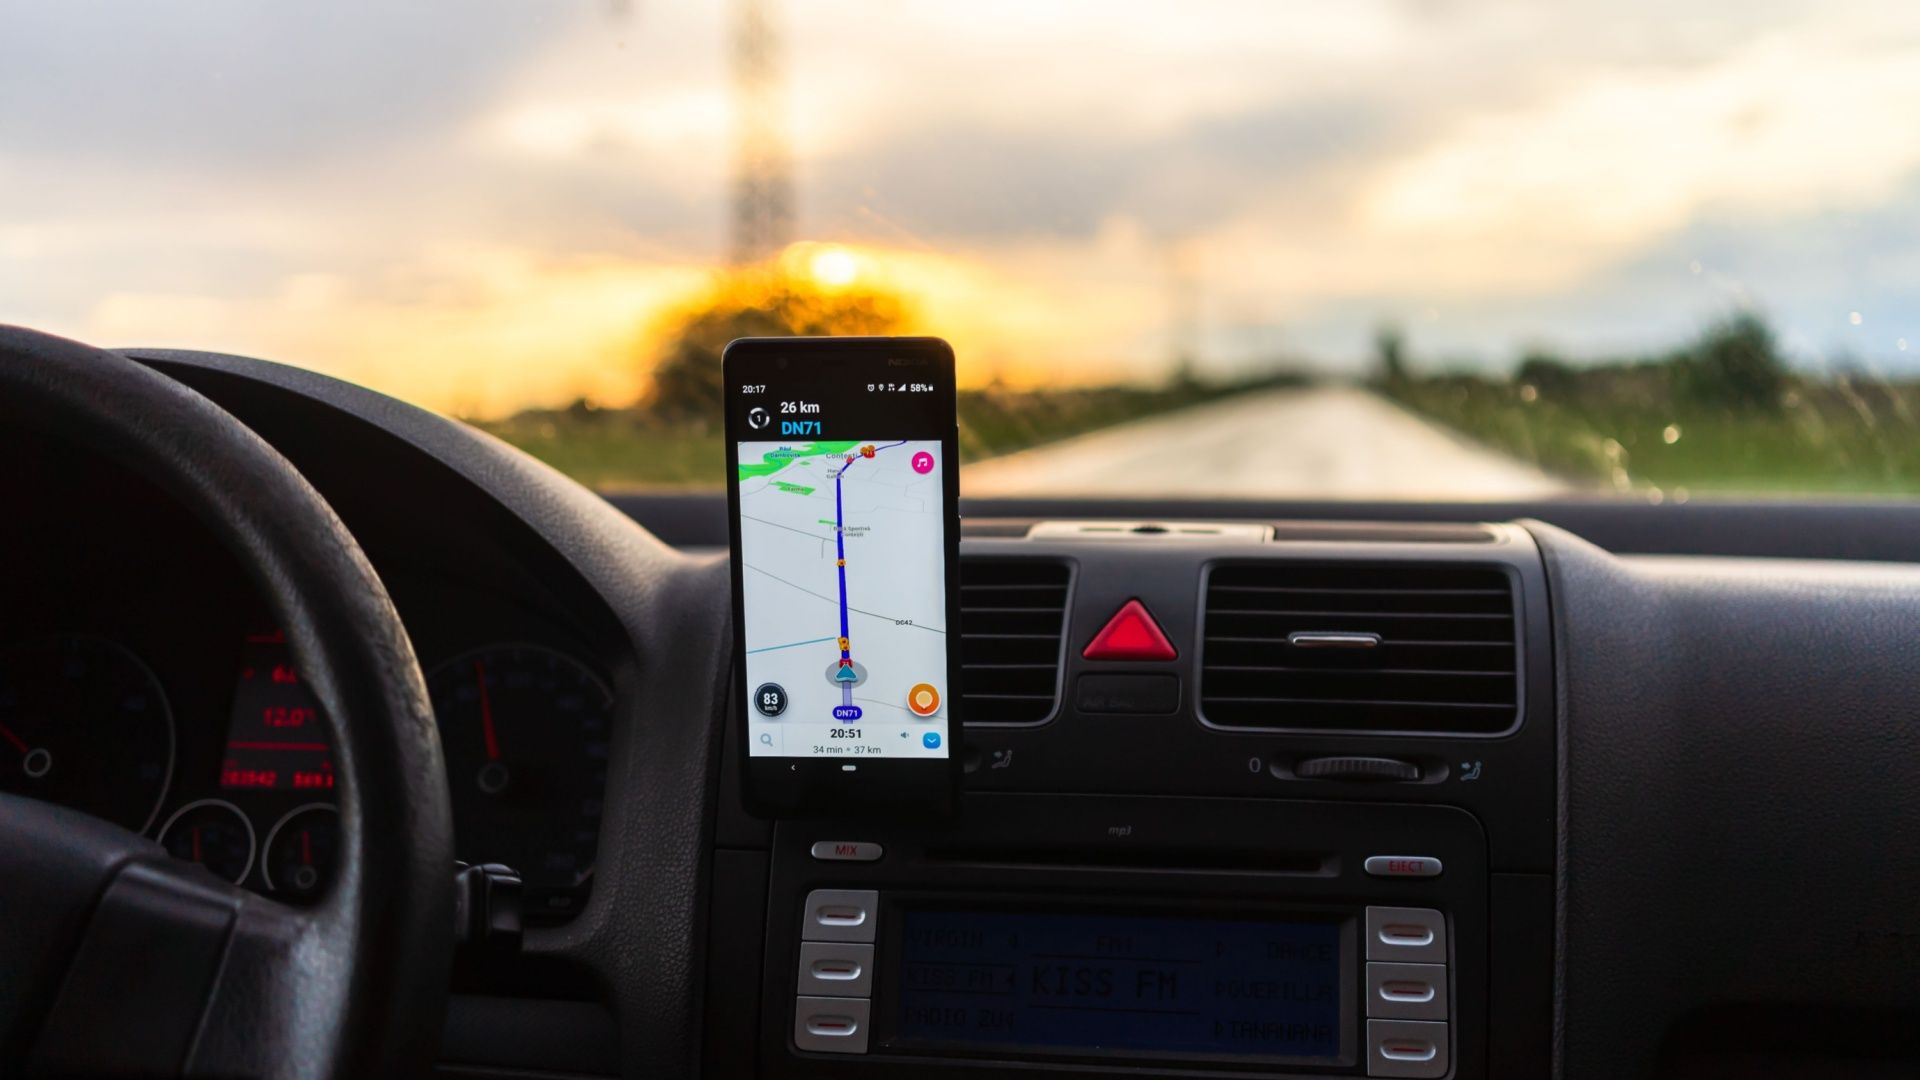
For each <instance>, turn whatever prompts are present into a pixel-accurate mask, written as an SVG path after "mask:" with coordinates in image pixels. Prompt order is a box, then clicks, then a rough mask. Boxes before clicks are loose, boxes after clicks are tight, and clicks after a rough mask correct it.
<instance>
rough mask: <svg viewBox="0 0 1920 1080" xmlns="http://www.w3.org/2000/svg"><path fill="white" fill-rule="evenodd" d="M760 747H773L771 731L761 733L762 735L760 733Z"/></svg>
mask: <svg viewBox="0 0 1920 1080" xmlns="http://www.w3.org/2000/svg"><path fill="white" fill-rule="evenodd" d="M760 745H761V746H772V745H773V732H771V731H763V732H761V733H760Z"/></svg>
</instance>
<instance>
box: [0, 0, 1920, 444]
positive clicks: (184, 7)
mask: <svg viewBox="0 0 1920 1080" xmlns="http://www.w3.org/2000/svg"><path fill="white" fill-rule="evenodd" d="M737 2H739V0H733V2H731V3H693V2H679V0H627V2H625V3H621V2H618V0H573V2H566V0H549V2H540V3H535V2H531V0H511V2H510V0H466V2H463V3H457V4H456V3H451V2H441V3H418V4H405V5H394V4H380V3H373V2H363V0H352V2H348V0H332V2H326V3H321V2H318V0H301V2H296V0H287V2H280V3H272V4H262V3H257V2H251V0H227V2H215V0H176V2H173V3H168V4H151V3H144V2H139V0H119V2H94V0H66V2H63V3H60V4H45V3H35V2H31V0H0V102H4V107H0V321H5V322H15V323H20V324H25V325H29V326H34V327H36V328H40V329H46V330H50V331H53V332H56V333H63V334H67V335H70V336H74V337H78V338H81V339H83V340H86V341H90V342H93V343H95V344H100V345H106V346H123V345H160V346H172V347H196V348H207V349H213V350H219V351H229V352H239V353H245V354H249V355H256V356H264V357H267V358H271V359H276V360H281V361H285V362H289V363H295V364H300V365H303V366H308V367H312V368H315V369H318V370H322V371H326V372H329V373H331V374H336V375H339V376H341V377H344V378H348V379H352V380H354V381H357V382H362V383H366V384H368V385H371V386H373V387H375V388H377V389H381V390H384V391H387V392H389V393H394V394H397V395H399V396H401V397H404V398H407V399H409V400H413V401H416V402H419V403H421V404H423V405H427V406H429V407H432V408H436V409H441V410H444V411H449V412H454V413H460V414H464V415H495V414H500V413H504V412H509V411H512V410H514V409H517V408H521V407H525V406H529V405H544V404H555V403H561V402H565V401H568V400H571V399H573V398H575V397H578V396H582V395H585V396H588V397H590V398H593V399H595V400H598V401H601V402H605V403H610V404H615V403H621V402H624V401H627V400H631V399H632V398H633V397H634V396H635V395H636V394H637V393H639V392H640V390H641V388H642V387H643V386H644V379H645V369H646V365H647V362H648V357H649V356H651V355H652V350H653V349H654V348H655V347H656V344H657V342H656V341H655V337H656V336H657V334H658V327H659V325H660V317H661V312H663V311H666V310H670V309H672V308H673V307H674V306H676V305H678V304H681V303H684V302H685V300H686V298H687V297H689V296H690V295H694V294H697V293H698V292H699V291H700V290H701V289H702V288H703V287H704V286H705V285H706V284H707V283H709V282H711V280H712V279H713V275H714V273H715V271H716V268H717V267H719V266H720V265H722V263H723V262H724V260H725V258H726V253H727V240H728V238H727V211H728V205H727V200H728V196H729V190H730V189H729V178H730V171H729V170H730V163H731V160H732V150H733V146H734V98H733V96H732V93H731V90H730V83H729V72H728V66H727V57H728V53H727V45H728V28H729V17H730V13H731V12H732V11H733V10H734V5H735V3H737ZM766 2H767V4H768V6H769V7H770V9H771V11H772V13H773V16H774V20H775V23H776V25H777V26H778V27H779V29H780V31H781V39H782V43H783V46H784V64H783V72H784V79H783V82H782V85H783V87H784V105H785V107H784V109H782V110H780V112H779V115H778V116H777V117H776V119H777V120H778V121H779V124H780V126H781V127H782V128H783V129H784V130H785V131H786V132H787V136H788V141H789V144H790V149H791V153H792V157H793V163H794V165H793V167H794V180H795V184H796V188H797V216H796V227H795V239H796V240H797V241H801V242H803V244H804V245H805V246H802V247H800V248H796V249H795V257H797V258H799V259H800V265H801V266H802V267H803V268H804V267H825V268H827V269H828V270H829V271H830V273H831V275H832V276H834V277H836V278H837V279H838V278H844V277H846V276H848V275H852V276H854V277H855V278H856V279H857V280H861V281H863V282H869V283H875V284H879V285H882V286H884V287H887V288H891V289H896V290H898V291H900V292H902V293H904V294H905V295H906V297H907V298H908V300H909V302H910V303H911V304H912V306H913V310H914V311H915V312H916V325H915V327H914V328H915V329H918V330H924V331H927V332H934V333H941V334H944V335H945V336H948V337H949V338H950V339H951V340H952V341H953V342H954V344H955V347H956V350H957V352H958V353H959V356H960V360H961V371H962V377H963V379H965V380H966V381H969V382H974V383H978V382H984V381H986V380H989V379H993V378H1000V379H1004V380H1007V381H1009V382H1012V383H1015V384H1031V383H1042V382H1101V381H1109V380H1114V379H1151V378H1158V377H1161V376H1163V375H1164V374H1165V373H1166V372H1167V371H1168V370H1169V368H1170V365H1171V363H1172V359H1173V357H1174V356H1175V355H1176V353H1178V352H1180V351H1182V350H1183V349H1184V350H1188V351H1191V352H1192V353H1193V354H1194V355H1195V356H1196V358H1197V363H1198V366H1199V367H1200V369H1201V370H1202V371H1203V372H1207V373H1220V374H1226V373H1231V372H1238V371H1247V370H1254V369H1261V368H1264V367H1266V366H1269V365H1271V364H1274V363H1275V362H1277V361H1279V360H1281V359H1283V358H1290V359H1292V360H1295V361H1298V362H1305V363H1309V364H1312V365H1313V366H1316V367H1319V368H1322V369H1325V370H1328V371H1332V372H1342V371H1356V370H1360V369H1361V368H1362V366H1363V365H1364V364H1365V363H1366V357H1367V353H1368V348H1369V345H1368V343H1369V341H1370V340H1371V338H1372V336H1373V333H1374V331H1375V329H1376V328H1377V327H1378V326H1379V325H1381V324H1382V323H1383V322H1388V321H1391V322H1395V323H1399V324H1402V325H1404V326H1405V327H1406V330H1407V333H1408V336H1409V339H1410V341H1411V346H1412V349H1413V351H1414V353H1415V355H1416V356H1417V357H1419V358H1421V359H1422V361H1423V362H1425V363H1429V364H1446V365H1479V366H1485V367H1489V368H1504V367H1505V366H1506V365H1509V364H1511V363H1512V361H1513V359H1514V358H1515V357H1516V356H1517V355H1519V353H1520V352H1521V351H1522V350H1523V349H1526V348H1528V347H1531V346H1549V347H1553V348H1556V349H1559V350H1562V351H1564V352H1567V353H1570V354H1572V355H1576V356H1590V357H1598V356H1604V355H1608V354H1613V353H1618V352H1626V351H1633V350H1640V349H1658V348H1662V347H1665V346H1667V345H1670V344H1672V343H1674V342H1676V341H1678V340H1680V339H1682V338H1684V337H1685V336H1687V335H1689V334H1692V333H1694V332H1696V331H1697V330H1698V329H1699V328H1700V327H1702V326H1703V325H1705V324H1707V323H1709V322H1711V321H1712V320H1714V319H1716V318H1720V317H1723V316H1724V315H1726V314H1727V313H1728V312H1730V311H1732V310H1735V309H1737V308H1740V307H1748V306H1750V307H1754V308H1757V309H1758V310H1760V311H1762V312H1764V313H1765V314H1766V315H1767V316H1768V317H1769V318H1771V319H1772V320H1773V321H1774V322H1775V324H1776V326H1777V327H1778V328H1779V329H1780V331H1781V333H1782V337H1783V340H1784V341H1785V343H1786V345H1787V346H1788V348H1789V349H1790V350H1791V351H1792V352H1793V354H1794V355H1795V357H1796V359H1797V361H1798V362H1800V363H1802V364H1805V365H1807V366H1809V367H1813V368H1818V367H1820V366H1822V365H1829V364H1843V363H1844V364H1849V365H1866V366H1869V367H1871V368H1875V369H1879V370H1885V371H1889V372H1920V359H1916V358H1917V357H1920V123H1915V122H1914V119H1913V118H1914V117H1915V116H1916V115H1920V5H1916V4H1913V3H1912V2H1911V0H1858V2H1847V0H1825V2H1814V0H1561V2H1557V3H1540V2H1538V0H1344V2H1341V3H1325V2H1319V0H1311V2H1309V0H1181V2H1167V3H1132V2H1123V0H1104V2H1053V3H1045V4H1036V3H1032V2H1031V0H1018V2H1008V0H972V2H969V3H966V4H955V3H951V2H931V0H888V2H886V3H879V2H854V0H766ZM822 255H825V256H826V258H825V259H824V261H823V260H822V259H821V258H820V256H822ZM1909 341H1911V342H1912V343H1913V347H1912V350H1911V351H1909V349H1908V346H1907V342H1909Z"/></svg>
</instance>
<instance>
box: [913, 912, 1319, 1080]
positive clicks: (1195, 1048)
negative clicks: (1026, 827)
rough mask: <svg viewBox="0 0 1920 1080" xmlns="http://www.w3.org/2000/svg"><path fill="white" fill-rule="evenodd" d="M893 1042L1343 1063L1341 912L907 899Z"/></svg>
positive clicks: (963, 1046)
mask: <svg viewBox="0 0 1920 1080" xmlns="http://www.w3.org/2000/svg"><path fill="white" fill-rule="evenodd" d="M901 915H902V923H901V927H900V937H899V943H900V944H899V950H898V952H897V954H896V955H897V957H898V960H897V964H898V967H897V970H896V972H895V973H894V974H895V978H896V979H897V982H896V986H897V990H896V993H895V995H894V1000H895V1002H896V1003H897V1007H896V1010H895V1014H894V1016H893V1017H892V1018H891V1019H892V1031H891V1034H890V1036H889V1037H888V1038H887V1042H888V1044H889V1045H890V1046H894V1047H898V1048H902V1049H912V1048H926V1049H933V1048H946V1049H955V1048H975V1049H980V1050H987V1049H995V1050H1016V1051H1017V1050H1026V1051H1030V1052H1039V1053H1054V1054H1070V1055H1076V1056H1080V1055H1106V1054H1133V1055H1138V1054H1143V1053H1145V1054H1167V1055H1179V1056H1184V1057H1201V1056H1205V1057H1221V1058H1234V1059H1241V1060H1262V1061H1274V1060H1285V1061H1319V1062H1332V1061H1334V1060H1336V1059H1339V1058H1341V1057H1342V1056H1343V1050H1344V1046H1345V1043H1346V1040H1345V1039H1344V1037H1343V1036H1344V1035H1345V1027H1346V1019H1345V1018H1344V1017H1343V1016H1342V1004H1343V1002H1345V1001H1346V1000H1347V999H1348V997H1349V996H1350V995H1349V994H1348V991H1347V989H1346V987H1347V986H1348V985H1349V984H1347V983H1344V982H1343V979H1342V973H1343V972H1344V971H1345V970H1346V968H1347V967H1349V966H1350V965H1347V964H1345V963H1344V962H1343V960H1342V945H1341V939H1342V924H1341V923H1340V922H1339V921H1336V920H1327V921H1286V922H1272V921H1240V920H1234V919H1216V918H1192V917H1183V916H1159V915H1135V914H1097V913H1087V914H1082V913H1071V912H1020V911H988V910H952V909H934V908H907V909H905V910H903V911H902V912H901Z"/></svg>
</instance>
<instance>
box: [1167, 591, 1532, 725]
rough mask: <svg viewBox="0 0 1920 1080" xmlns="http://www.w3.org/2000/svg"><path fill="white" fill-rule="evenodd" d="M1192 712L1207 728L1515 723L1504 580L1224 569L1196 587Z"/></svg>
mask: <svg viewBox="0 0 1920 1080" xmlns="http://www.w3.org/2000/svg"><path fill="white" fill-rule="evenodd" d="M1206 603H1207V606H1206V612H1205V615H1204V620H1205V621H1204V629H1203V642H1204V644H1203V653H1202V657H1201V675H1200V708H1201V712H1202V713H1203V714H1204V715H1205V717H1206V719H1207V720H1208V722H1210V723H1212V724H1214V725H1216V726H1219V727H1237V728H1260V729H1274V728H1304V729H1312V730H1322V731H1371V732H1379V731H1397V732H1431V733H1435V734H1441V733H1446V734H1492V733H1496V732H1502V731H1505V730H1507V729H1508V728H1510V727H1511V726H1512V725H1513V722H1514V718H1515V716H1516V714H1517V710H1518V701H1519V675H1518V658H1519V649H1518V647H1517V646H1516V644H1515V642H1516V641H1517V640H1518V634H1517V627H1516V625H1515V621H1514V602H1513V584H1512V581H1511V580H1510V579H1509V578H1508V576H1507V574H1506V572H1505V571H1503V570H1498V569H1493V568H1489V567H1474V566H1425V565H1411V564H1392V565H1381V564H1360V565H1332V566H1329V565H1323V564H1306V563H1285V564H1273V563H1266V564H1261V565H1236V564H1228V565H1222V566H1218V567H1216V568H1215V569H1214V570H1213V573H1212V575H1211V576H1210V577H1209V578H1208V581H1207V600H1206Z"/></svg>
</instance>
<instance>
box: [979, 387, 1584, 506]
mask: <svg viewBox="0 0 1920 1080" xmlns="http://www.w3.org/2000/svg"><path fill="white" fill-rule="evenodd" d="M961 486H962V492H963V493H964V494H966V495H971V496H995V495H1056V496H1058V495H1068V496H1072V495H1090V496H1123V497H1124V496H1169V495H1172V496H1187V497H1207V496H1222V497H1229V498H1296V499H1324V498H1333V499H1515V498H1525V497H1529V496H1536V495H1545V494H1553V493H1556V492H1559V491H1561V490H1563V485H1562V484H1560V483H1558V482H1557V481H1555V480H1554V479H1553V478H1552V477H1550V476H1548V475H1546V474H1545V473H1543V472H1541V471H1540V470H1538V469H1536V468H1534V467H1533V466H1531V465H1526V464H1523V463H1521V462H1518V461H1515V460H1513V459H1512V458H1509V457H1506V456H1504V455H1502V454H1500V453H1497V452H1496V451H1493V450H1490V449H1488V448H1486V447H1483V446H1478V445H1475V444H1473V443H1470V442H1468V441H1467V440H1466V439H1464V438H1462V437H1461V436H1458V435H1455V434H1454V433H1452V432H1451V431H1448V430H1447V429H1445V428H1442V427H1440V426H1438V425H1436V424H1433V423H1430V422H1428V421H1426V420H1423V419H1421V418H1419V417H1417V416H1415V415H1413V414H1412V413H1409V412H1407V411H1406V410H1404V409H1401V408H1400V407H1399V406H1397V405H1394V404H1392V403H1390V402H1388V401H1386V400H1384V399H1382V398H1380V397H1378V396H1376V395H1374V394H1371V393H1368V392H1367V391H1365V390H1361V389H1358V388H1355V387H1350V386H1319V387H1309V388H1305V389H1299V390H1269V391H1261V392H1259V393H1254V394H1247V395H1245V396H1241V397H1234V398H1229V399H1227V400H1225V401H1220V402H1215V403H1213V404H1210V405H1201V406H1198V407H1196V408H1192V409H1182V410H1181V411H1179V412H1175V413H1169V414H1167V415H1165V416H1157V417H1153V418H1151V419H1147V420H1138V421H1135V422H1133V423H1130V424H1121V425H1119V426H1117V427H1111V428H1107V429H1105V430H1102V431H1096V432H1093V433H1091V434H1087V435H1082V436H1079V437H1077V438H1073V439H1067V440H1064V441H1061V442H1057V443H1052V444H1049V445H1047V446H1041V447H1037V448H1035V449H1032V450H1026V451H1022V452H1021V453H1018V454H1009V455H1007V456H1006V457H1000V458H994V459H992V460H990V461H983V462H979V463H978V464H972V465H968V466H967V467H966V471H965V472H964V473H962V478H961Z"/></svg>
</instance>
